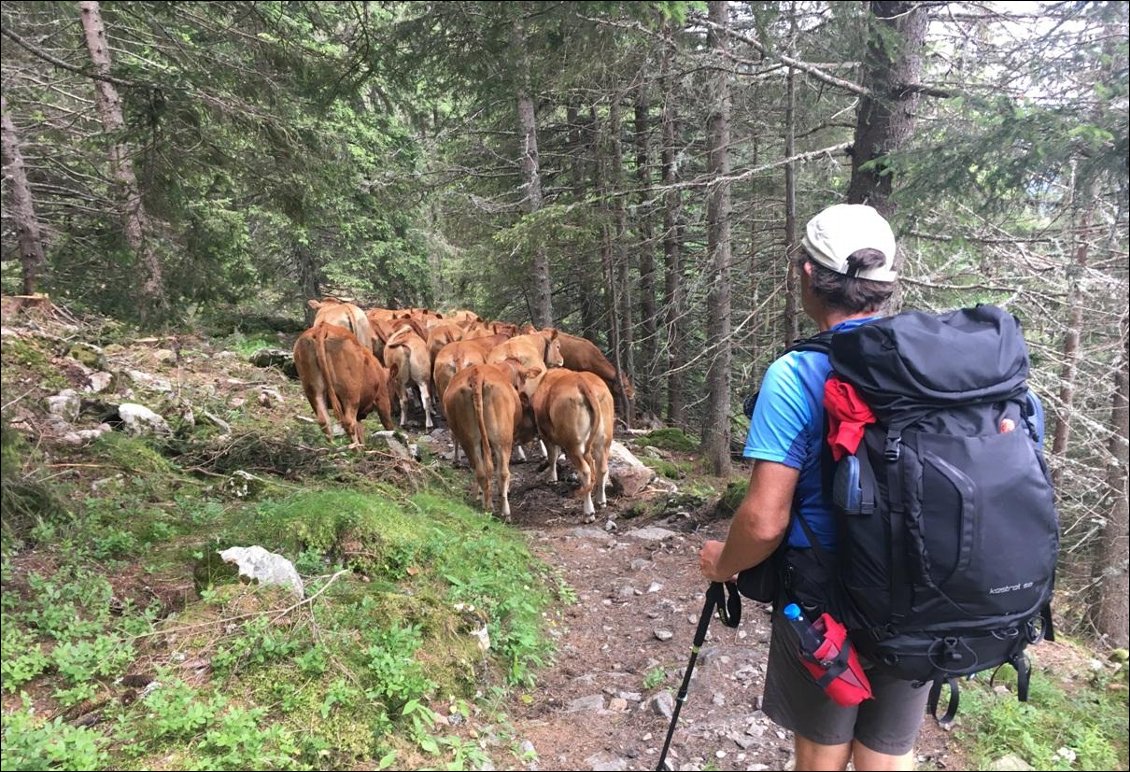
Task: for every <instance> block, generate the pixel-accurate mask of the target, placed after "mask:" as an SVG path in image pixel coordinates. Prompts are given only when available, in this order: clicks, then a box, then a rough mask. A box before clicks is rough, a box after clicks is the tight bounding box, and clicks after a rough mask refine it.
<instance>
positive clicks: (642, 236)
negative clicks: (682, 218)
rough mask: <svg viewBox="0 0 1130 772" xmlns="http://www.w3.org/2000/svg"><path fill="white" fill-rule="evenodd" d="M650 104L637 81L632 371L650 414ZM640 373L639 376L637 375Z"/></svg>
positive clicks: (652, 336) (652, 310) (652, 261)
mask: <svg viewBox="0 0 1130 772" xmlns="http://www.w3.org/2000/svg"><path fill="white" fill-rule="evenodd" d="M650 112H651V105H650V104H649V103H648V95H647V84H646V83H644V84H641V85H640V88H639V91H638V92H637V94H636V127H635V133H636V181H637V183H638V184H639V188H640V195H639V204H638V210H637V214H636V232H637V233H638V234H639V243H640V258H639V265H640V316H641V317H642V318H641V319H640V323H641V335H642V339H641V340H640V360H641V366H640V367H639V369H638V370H636V371H634V372H633V373H632V376H633V378H635V381H636V382H637V383H638V384H639V386H640V388H639V389H638V390H637V394H639V400H640V402H641V403H642V405H643V409H644V411H645V412H647V413H651V414H654V413H655V412H656V410H657V406H656V404H655V389H654V387H653V385H652V384H653V379H654V378H655V370H656V365H655V351H656V345H657V343H656V319H655V313H656V312H655V243H654V241H653V239H654V236H655V234H654V233H653V231H652V227H651V211H650V209H649V207H648V204H647V201H648V199H649V198H650V197H651V190H650V188H651V162H650V160H649V153H648V133H649V131H650V123H651V117H650ZM641 376H642V377H641Z"/></svg>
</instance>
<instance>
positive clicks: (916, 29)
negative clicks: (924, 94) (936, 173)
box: [847, 0, 928, 218]
mask: <svg viewBox="0 0 1130 772" xmlns="http://www.w3.org/2000/svg"><path fill="white" fill-rule="evenodd" d="M871 13H872V15H873V16H874V18H873V19H871V24H872V27H871V34H870V35H869V38H868V42H867V54H866V56H865V58H864V74H863V85H864V86H865V87H866V88H868V89H869V90H870V94H866V95H863V96H861V97H860V98H859V113H858V115H857V120H856V127H855V142H854V144H853V146H852V155H851V183H850V185H849V186H848V194H847V200H848V202H849V203H852V204H870V205H871V206H873V207H875V208H876V209H877V210H879V213H880V214H882V215H883V216H884V217H887V218H890V216H891V215H892V214H893V213H894V208H895V207H894V204H892V203H891V201H890V195H891V184H892V182H893V179H894V176H895V175H894V174H892V173H891V172H892V169H891V168H890V165H889V162H888V161H887V160H886V156H888V155H889V154H891V153H893V152H895V151H896V150H898V149H899V148H901V147H902V145H903V143H905V142H906V140H907V138H908V137H910V135H911V133H912V132H913V131H914V122H915V110H916V109H917V107H918V99H919V91H918V90H916V89H912V88H907V86H910V85H913V84H916V83H918V81H919V77H920V75H921V72H922V48H923V44H924V42H925V39H926V25H927V21H928V19H927V11H926V7H925V5H924V4H921V3H917V2H907V1H906V0H872V2H871ZM865 166H866V167H867V168H864V167H865Z"/></svg>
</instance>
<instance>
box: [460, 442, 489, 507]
mask: <svg viewBox="0 0 1130 772" xmlns="http://www.w3.org/2000/svg"><path fill="white" fill-rule="evenodd" d="M481 448H482V445H481V444H479V443H478V442H476V443H475V447H473V448H471V449H470V452H469V453H468V454H467V457H468V460H470V462H471V467H472V468H473V469H474V470H475V480H476V481H477V482H478V484H479V494H480V495H481V496H482V500H483V510H484V511H485V512H490V511H491V495H490V475H488V474H487V471H486V469H487V464H486V459H484V458H483V452H482V449H481ZM464 450H467V448H464Z"/></svg>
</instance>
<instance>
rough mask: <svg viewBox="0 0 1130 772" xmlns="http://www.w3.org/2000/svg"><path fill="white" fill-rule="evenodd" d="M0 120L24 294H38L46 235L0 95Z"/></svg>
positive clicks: (10, 121)
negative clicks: (44, 237) (41, 232)
mask: <svg viewBox="0 0 1130 772" xmlns="http://www.w3.org/2000/svg"><path fill="white" fill-rule="evenodd" d="M0 123H2V124H3V131H2V132H0V136H2V140H3V141H2V142H0V146H2V150H3V161H4V167H5V172H4V177H5V178H7V179H8V180H10V181H11V188H10V190H11V196H12V198H11V200H10V208H11V211H12V220H13V221H14V222H15V224H16V239H17V241H18V243H19V245H20V269H21V272H22V274H23V276H22V278H23V293H24V294H25V295H33V294H35V290H36V287H37V285H38V283H39V277H40V276H42V275H43V271H44V268H45V267H46V265H47V261H46V259H45V258H44V257H43V237H42V236H41V234H40V230H39V217H37V216H36V214H35V200H34V199H33V198H32V195H31V186H30V185H29V184H28V181H27V169H26V168H25V167H24V156H23V153H21V152H20V139H19V135H18V134H17V133H16V125H15V124H14V123H13V122H12V116H11V115H9V114H8V100H6V99H5V98H4V97H3V95H0Z"/></svg>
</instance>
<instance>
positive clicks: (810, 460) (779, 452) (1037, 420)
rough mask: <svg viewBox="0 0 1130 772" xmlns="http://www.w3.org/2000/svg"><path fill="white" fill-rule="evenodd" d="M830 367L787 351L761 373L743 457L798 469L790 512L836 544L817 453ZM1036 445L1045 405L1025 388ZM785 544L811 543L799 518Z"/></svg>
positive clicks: (813, 354) (810, 354)
mask: <svg viewBox="0 0 1130 772" xmlns="http://www.w3.org/2000/svg"><path fill="white" fill-rule="evenodd" d="M878 318H879V317H876V316H872V317H867V318H865V319H849V320H847V321H845V322H840V323H839V324H837V325H836V326H835V327H833V328H832V330H833V331H835V332H841V331H844V330H850V329H852V328H853V327H858V326H859V325H861V324H867V323H868V322H873V321H875V320H876V319H878ZM831 371H832V365H831V364H830V363H829V361H828V357H827V356H825V355H824V354H822V353H820V352H819V351H791V352H789V353H788V354H785V355H784V356H783V357H781V358H780V359H778V360H777V361H775V362H774V363H773V364H771V365H770V366H769V369H768V370H767V371H766V372H765V378H764V379H763V380H762V382H761V391H760V392H758V397H757V406H756V407H755V408H754V411H753V418H752V420H751V421H750V425H749V435H748V436H747V437H746V443H745V451H744V452H743V455H744V456H745V457H746V458H753V459H759V460H761V461H775V462H777V463H778V464H784V465H785V466H789V467H792V468H793V469H799V470H800V478H799V479H798V480H797V487H796V492H795V493H794V494H793V506H792V511H793V513H794V514H799V515H800V516H801V517H803V518H804V519H805V522H807V523H808V525H809V527H810V528H811V529H812V532H813V533H814V534H816V538H817V539H819V540H820V545H821V546H822V547H824V548H825V549H828V550H833V551H834V550H835V548H836V520H835V514H834V513H833V512H832V510H831V509H829V508H828V507H827V506H826V504H825V500H824V494H823V490H822V482H823V477H822V472H821V469H820V457H821V453H822V450H823V442H824V437H823V433H824V381H825V380H826V379H827V378H828V373H830V372H831ZM1028 398H1029V404H1030V406H1031V409H1032V412H1033V414H1034V415H1033V423H1034V424H1035V427H1034V428H1035V430H1036V434H1037V443H1038V444H1039V445H1041V446H1042V445H1043V435H1044V408H1043V405H1042V404H1041V403H1040V400H1039V398H1038V397H1037V396H1036V395H1035V393H1034V392H1031V391H1029V392H1028ZM788 543H789V546H790V547H797V548H806V547H810V546H811V545H810V544H809V541H808V537H807V536H806V535H805V533H804V529H803V527H802V526H801V524H800V523H798V522H793V523H792V526H791V528H790V530H789V533H788Z"/></svg>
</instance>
